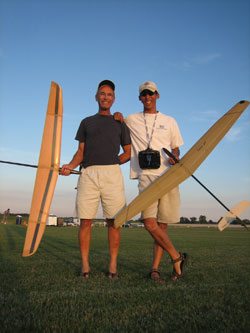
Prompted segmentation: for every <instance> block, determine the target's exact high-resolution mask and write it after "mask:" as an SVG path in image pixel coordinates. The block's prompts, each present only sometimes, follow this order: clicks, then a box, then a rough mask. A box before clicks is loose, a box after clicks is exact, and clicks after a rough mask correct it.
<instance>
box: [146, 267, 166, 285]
mask: <svg viewBox="0 0 250 333" xmlns="http://www.w3.org/2000/svg"><path fill="white" fill-rule="evenodd" d="M149 278H150V280H152V281H155V282H159V283H164V282H165V279H164V278H162V277H161V274H160V272H159V271H158V270H156V269H152V271H151V272H150V273H149Z"/></svg>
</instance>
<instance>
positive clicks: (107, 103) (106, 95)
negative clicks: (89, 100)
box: [95, 86, 115, 110]
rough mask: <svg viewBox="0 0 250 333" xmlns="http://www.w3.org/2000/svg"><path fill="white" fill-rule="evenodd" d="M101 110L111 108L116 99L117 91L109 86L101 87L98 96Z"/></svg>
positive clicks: (97, 99)
mask: <svg viewBox="0 0 250 333" xmlns="http://www.w3.org/2000/svg"><path fill="white" fill-rule="evenodd" d="M95 98H96V101H97V102H98V104H99V108H100V110H109V109H110V108H111V106H112V104H113V103H114V101H115V93H114V91H113V90H112V89H111V88H110V87H109V86H102V87H101V88H99V90H98V92H97V94H96V96H95Z"/></svg>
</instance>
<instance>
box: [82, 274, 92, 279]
mask: <svg viewBox="0 0 250 333" xmlns="http://www.w3.org/2000/svg"><path fill="white" fill-rule="evenodd" d="M80 277H81V278H83V279H89V278H90V272H84V273H83V272H81V274H80Z"/></svg>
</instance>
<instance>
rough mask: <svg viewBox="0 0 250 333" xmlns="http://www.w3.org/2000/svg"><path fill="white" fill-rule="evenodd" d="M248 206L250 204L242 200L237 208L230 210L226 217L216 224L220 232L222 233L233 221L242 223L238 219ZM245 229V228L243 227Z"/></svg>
mask: <svg viewBox="0 0 250 333" xmlns="http://www.w3.org/2000/svg"><path fill="white" fill-rule="evenodd" d="M249 206H250V202H249V201H247V200H244V201H242V202H240V203H239V204H238V205H237V206H235V207H234V208H232V209H231V210H230V211H229V212H228V213H227V215H226V216H224V217H223V218H222V219H221V220H220V221H219V222H218V228H219V230H220V231H223V230H224V229H226V228H227V227H228V226H229V224H230V223H232V222H233V221H235V220H239V222H241V223H242V221H241V219H240V218H239V216H240V214H241V213H243V212H244V210H246V209H247V208H248V207H249ZM245 227H246V226H245Z"/></svg>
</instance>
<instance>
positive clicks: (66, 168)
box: [59, 164, 71, 176]
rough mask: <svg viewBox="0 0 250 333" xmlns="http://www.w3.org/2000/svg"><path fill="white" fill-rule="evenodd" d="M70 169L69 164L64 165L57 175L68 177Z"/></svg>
mask: <svg viewBox="0 0 250 333" xmlns="http://www.w3.org/2000/svg"><path fill="white" fill-rule="evenodd" d="M70 170H71V169H70V167H69V164H64V165H63V166H62V167H61V170H60V172H59V174H60V175H61V176H69V175H70Z"/></svg>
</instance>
